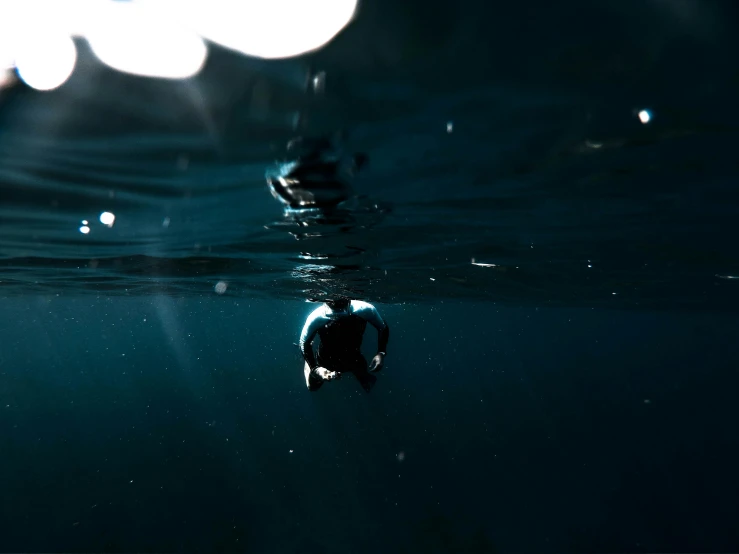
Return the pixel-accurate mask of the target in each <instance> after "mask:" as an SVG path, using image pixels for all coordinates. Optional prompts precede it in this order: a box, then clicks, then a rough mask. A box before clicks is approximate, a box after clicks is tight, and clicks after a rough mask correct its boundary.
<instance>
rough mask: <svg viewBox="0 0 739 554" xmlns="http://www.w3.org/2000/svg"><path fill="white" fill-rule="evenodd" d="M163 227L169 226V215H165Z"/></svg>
mask: <svg viewBox="0 0 739 554" xmlns="http://www.w3.org/2000/svg"><path fill="white" fill-rule="evenodd" d="M162 227H164V228H165V229H166V228H167V227H169V218H168V217H165V218H164V221H162Z"/></svg>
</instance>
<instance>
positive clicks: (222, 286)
mask: <svg viewBox="0 0 739 554" xmlns="http://www.w3.org/2000/svg"><path fill="white" fill-rule="evenodd" d="M227 288H228V284H227V283H225V282H224V281H218V282H217V283H216V294H223V293H224V292H226V289H227Z"/></svg>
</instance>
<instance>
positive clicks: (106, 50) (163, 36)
mask: <svg viewBox="0 0 739 554" xmlns="http://www.w3.org/2000/svg"><path fill="white" fill-rule="evenodd" d="M86 38H87V41H88V42H89V44H90V48H91V49H92V51H93V52H94V53H95V55H96V56H97V57H98V58H99V59H100V61H102V62H103V63H104V64H106V65H108V66H110V67H112V68H113V69H117V70H118V71H123V72H125V73H131V74H134V75H141V76H145V77H160V78H166V79H184V78H187V77H191V76H193V75H195V74H196V73H197V72H198V71H200V69H201V68H202V67H203V63H204V62H205V58H206V55H207V49H206V46H205V43H204V42H203V39H201V38H200V37H199V36H198V35H197V34H195V33H194V32H192V31H190V30H188V29H185V28H183V27H181V26H178V25H176V24H174V23H173V22H172V20H171V18H168V19H164V18H163V17H159V16H158V14H157V13H155V12H154V11H153V10H146V9H142V7H140V6H138V5H136V4H134V3H111V4H110V5H109V8H108V9H107V10H106V11H105V12H104V13H102V12H101V14H100V18H99V19H98V21H97V22H96V25H95V26H94V27H93V28H91V29H90V30H88V32H87V34H86Z"/></svg>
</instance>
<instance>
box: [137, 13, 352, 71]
mask: <svg viewBox="0 0 739 554" xmlns="http://www.w3.org/2000/svg"><path fill="white" fill-rule="evenodd" d="M135 1H136V3H137V4H140V5H145V6H147V7H151V8H152V9H157V10H159V11H160V13H162V14H166V15H167V16H168V17H171V18H176V19H177V20H178V21H181V22H182V23H183V24H184V25H186V26H187V27H189V28H191V29H193V30H194V31H196V32H197V33H198V34H200V35H201V36H202V37H204V38H207V39H208V40H211V41H213V42H215V43H217V44H220V45H221V46H224V47H226V48H230V49H232V50H236V51H238V52H241V53H243V54H246V55H248V56H255V57H259V58H288V57H291V56H298V55H300V54H304V53H306V52H310V51H312V50H316V49H317V48H320V47H321V46H323V45H324V44H326V43H327V42H328V41H330V40H331V39H332V38H333V37H334V36H336V35H337V34H338V33H339V31H341V30H342V29H343V28H344V27H346V25H347V24H348V23H349V22H350V21H351V19H352V17H353V16H354V12H355V10H356V8H357V0H310V1H309V0H251V1H249V2H245V1H244V0H135Z"/></svg>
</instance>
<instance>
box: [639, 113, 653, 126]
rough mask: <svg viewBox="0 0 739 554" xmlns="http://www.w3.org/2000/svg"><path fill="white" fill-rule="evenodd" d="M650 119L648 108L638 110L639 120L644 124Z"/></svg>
mask: <svg viewBox="0 0 739 554" xmlns="http://www.w3.org/2000/svg"><path fill="white" fill-rule="evenodd" d="M651 119H652V114H651V113H649V110H642V111H640V112H639V121H641V122H642V123H644V124H645V125H646V124H647V123H649V121H650V120H651Z"/></svg>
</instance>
